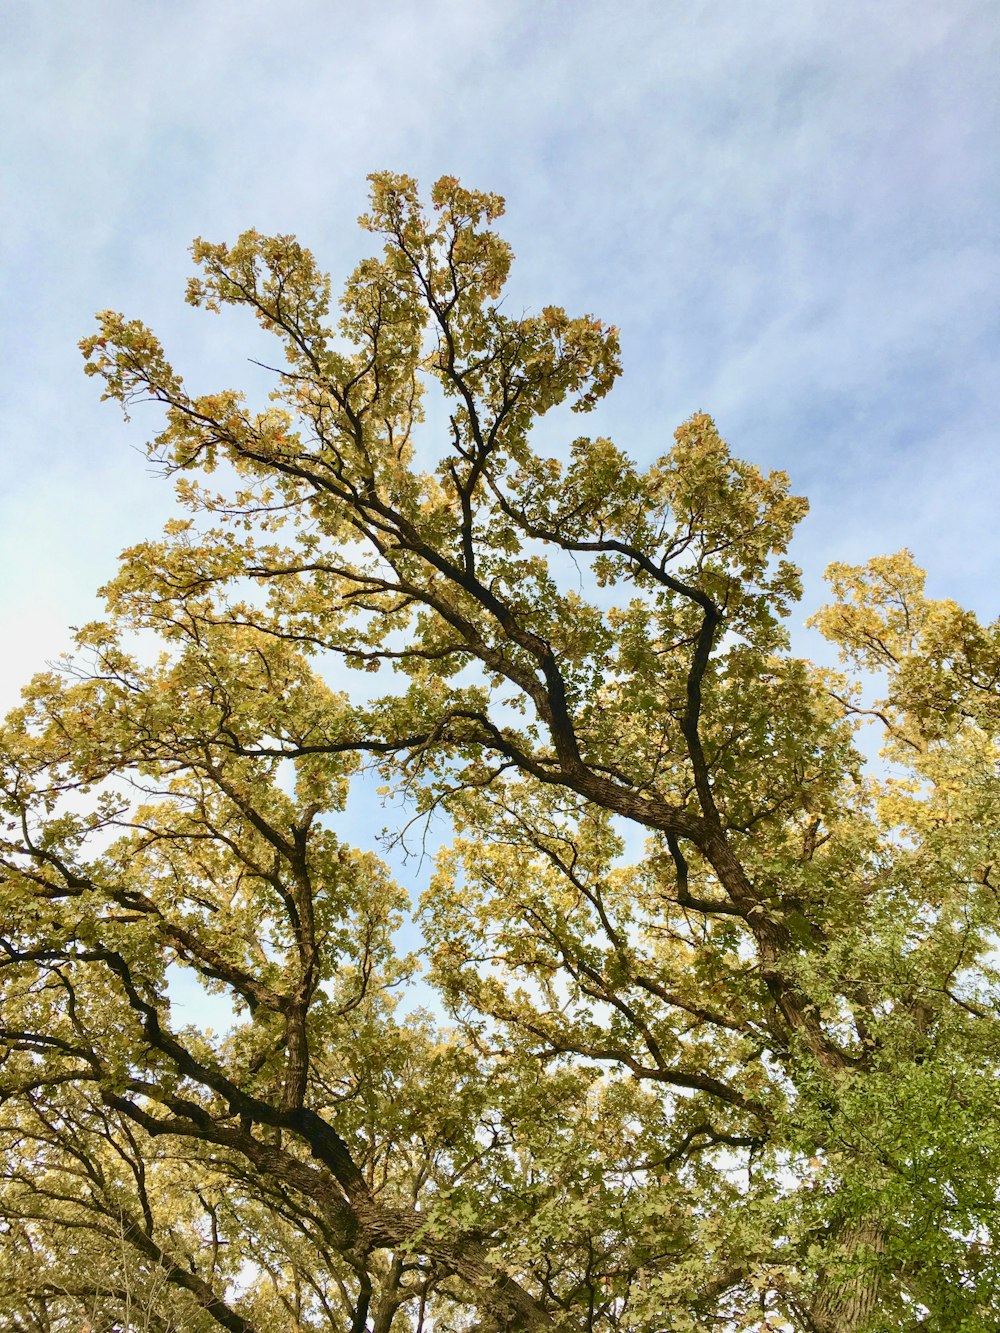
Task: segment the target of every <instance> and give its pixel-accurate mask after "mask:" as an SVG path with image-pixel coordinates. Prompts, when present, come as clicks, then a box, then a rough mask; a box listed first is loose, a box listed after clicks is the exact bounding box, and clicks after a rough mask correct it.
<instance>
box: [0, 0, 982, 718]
mask: <svg viewBox="0 0 1000 1333" xmlns="http://www.w3.org/2000/svg"><path fill="white" fill-rule="evenodd" d="M3 24H4V40H3V49H2V52H0V114H2V116H3V124H4V125H5V127H6V133H5V135H4V145H3V148H2V149H0V153H2V157H3V162H2V178H3V182H4V184H3V201H2V203H0V234H2V237H3V244H2V247H0V251H2V254H0V263H2V280H3V290H2V296H0V340H2V345H3V346H2V360H0V366H2V372H0V373H2V375H3V381H4V385H3V388H4V392H3V395H2V406H0V440H2V448H3V481H2V486H0V572H2V578H0V617H2V623H3V626H4V641H5V645H6V648H5V652H4V654H3V657H2V660H0V701H2V702H3V703H4V704H5V705H6V704H9V703H11V702H13V701H14V700H15V699H16V696H17V692H18V689H19V688H20V685H21V684H22V683H23V682H24V681H25V680H26V679H27V678H28V676H29V675H30V674H31V673H32V672H33V671H34V670H37V669H39V668H41V667H42V666H43V665H44V663H45V661H46V660H47V659H50V658H52V657H53V656H55V655H56V654H57V653H58V652H59V651H60V649H61V648H62V647H63V646H65V644H66V643H67V626H68V625H70V624H78V623H81V622H83V621H85V620H87V619H88V618H91V617H92V616H94V615H95V614H96V613H97V612H98V611H99V602H98V601H97V600H96V599H95V596H94V590H95V588H96V587H97V586H98V585H99V584H100V583H101V582H102V581H103V580H104V579H106V578H107V577H108V576H109V575H110V574H111V573H112V572H113V568H114V563H115V559H116V555H117V553H118V551H119V550H120V549H121V548H122V547H123V546H124V545H126V544H128V543H129V542H132V541H135V540H138V539H139V538H141V537H143V536H146V535H150V534H152V533H153V532H155V531H156V530H157V529H158V527H159V525H160V524H161V522H162V521H163V519H164V518H165V517H167V516H168V514H169V512H170V508H171V493H170V487H169V485H168V484H167V483H166V482H164V481H162V480H160V479H158V478H156V477H155V475H154V474H153V473H152V472H151V471H150V468H149V464H148V463H147V462H146V460H145V459H144V457H143V455H142V451H141V446H142V445H143V443H144V441H145V439H146V438H147V436H148V435H150V434H152V433H154V431H155V429H156V421H155V418H154V417H153V415H152V413H150V414H149V415H143V414H141V413H140V414H138V415H137V416H136V417H135V419H133V421H132V422H131V423H130V424H129V425H125V424H124V423H123V422H122V421H121V419H120V415H119V414H118V412H117V410H116V409H115V408H114V407H113V406H112V405H109V404H106V403H105V404H102V403H100V402H99V394H98V391H97V386H96V384H95V383H94V382H93V381H89V380H87V379H85V378H84V376H83V374H82V369H81V360H80V355H79V352H78V350H77V347H76V343H77V340H78V339H79V338H80V337H82V336H83V335H84V334H86V333H87V332H88V331H89V330H90V329H91V327H92V324H93V314H94V311H96V310H97V309H101V308H104V307H109V306H110V307H114V308H116V309H122V310H124V311H125V312H126V313H127V314H129V315H138V316H140V317H142V318H143V319H145V320H146V321H147V322H148V323H150V324H151V325H152V327H153V328H154V329H155V330H156V331H157V333H158V334H159V335H160V337H161V338H162V339H163V340H164V342H165V343H166V344H167V348H168V351H169V352H170V354H171V355H172V356H173V358H174V360H175V364H176V365H177V366H178V368H179V369H181V370H182V372H183V373H185V375H186V376H187V377H188V378H189V379H193V380H194V382H195V385H196V387H199V388H201V387H203V388H204V389H206V390H208V389H211V388H217V387H222V386H223V385H228V384H233V383H239V382H241V380H242V379H245V378H246V376H247V365H246V357H247V355H249V354H251V353H252V350H253V346H254V344H253V341H252V340H253V333H252V331H251V330H250V329H249V328H248V327H246V328H244V326H241V325H240V324H239V323H238V322H232V323H223V324H222V325H220V324H219V322H218V321H216V322H215V323H212V321H211V319H210V317H208V316H205V315H204V314H201V313H199V312H194V311H191V310H189V309H188V308H187V307H186V306H185V305H184V303H183V299H182V298H183V286H184V281H185V278H186V276H187V273H188V272H189V270H190V259H189V256H188V254H187V247H188V246H189V245H190V242H191V240H192V239H193V238H194V237H195V236H197V235H203V236H205V237H207V238H209V239H212V240H228V239H232V238H234V237H235V236H236V235H237V234H238V233H239V232H240V231H241V230H243V229H245V228H248V227H255V228H257V229H258V230H261V231H282V232H294V233H296V234H297V235H298V236H299V237H300V239H301V240H302V241H303V242H304V243H306V244H307V245H309V246H310V247H311V248H312V249H313V250H314V251H315V252H316V254H317V256H318V257H319V259H320V261H321V263H322V265H323V266H324V267H326V268H328V269H329V270H330V271H331V272H332V273H333V275H334V278H335V283H336V281H337V280H339V279H341V278H343V277H346V275H347V274H348V273H349V272H350V270H351V269H352V268H353V266H354V264H355V263H356V261H357V260H358V259H359V258H360V257H361V255H362V254H363V253H365V252H366V249H367V247H368V246H370V240H369V239H368V238H366V237H364V236H363V235H362V233H360V232H359V231H358V229H357V227H356V225H355V219H356V217H357V215H358V214H359V213H360V212H361V211H362V209H363V207H364V205H365V192H366V183H365V176H366V174H367V173H368V172H369V171H373V170H376V169H380V168H390V169H393V170H400V171H406V172H408V173H410V174H412V175H415V176H416V177H417V178H418V179H419V180H420V181H421V182H422V183H424V184H425V185H429V184H430V182H431V181H433V180H434V179H435V178H436V177H437V176H439V175H441V174H445V173H447V174H454V175H457V176H459V177H460V178H461V179H462V180H463V181H465V182H466V183H468V184H470V185H473V186H476V187H479V188H485V189H491V190H495V191H498V192H500V193H501V194H503V195H505V196H506V198H507V200H508V215H507V218H506V219H505V222H504V224H503V226H504V231H505V234H506V235H507V236H508V238H509V239H510V240H511V242H512V244H513V246H514V250H515V253H516V254H517V256H518V261H517V265H516V268H515V273H514V278H513V284H512V294H511V300H512V302H513V303H514V304H515V305H516V306H517V307H518V308H520V307H522V306H523V307H525V308H532V307H534V308H538V307H539V306H541V305H545V304H562V305H565V306H566V307H567V308H569V309H570V311H571V312H574V311H576V312H583V311H588V312H592V313H594V314H597V315H599V316H600V317H602V318H604V319H605V320H607V321H610V322H613V323H615V324H617V325H618V326H619V328H620V329H621V333H622V343H623V351H624V361H625V374H624V376H623V378H622V380H621V382H620V384H619V386H618V387H617V388H616V390H615V392H614V394H613V395H612V397H611V398H610V399H609V400H608V402H607V403H606V404H604V405H603V406H602V408H601V411H600V414H599V420H597V421H594V420H593V419H592V420H591V421H588V422H587V423H586V425H587V429H588V430H591V428H592V427H598V428H599V429H600V430H601V431H603V432H604V433H607V434H610V435H612V437H613V438H614V439H615V440H616V442H617V443H618V444H619V445H620V446H622V447H624V448H625V449H626V450H627V451H628V452H629V453H630V454H631V455H632V456H633V457H634V458H636V459H637V460H639V461H640V462H643V461H648V460H650V459H652V458H653V457H655V456H656V455H657V454H658V453H660V452H662V451H663V449H664V448H665V447H666V446H667V445H668V444H669V441H670V437H671V434H672V432H673V429H674V428H675V426H676V425H677V424H678V423H679V422H680V421H681V420H682V419H683V418H684V417H686V416H687V415H689V414H690V413H691V412H693V411H700V410H704V411H708V412H711V413H712V414H713V416H715V418H716V420H717V422H718V424H719V426H720V428H721V430H722V432H723V434H724V435H725V436H726V438H727V439H728V440H729V442H730V444H731V446H732V448H733V449H734V451H735V452H736V453H737V454H740V455H742V456H745V457H748V458H751V459H753V460H754V461H756V462H758V463H760V464H761V465H764V466H767V467H783V468H785V469H786V470H788V471H789V472H790V474H791V476H792V481H793V483H794V486H795V488H796V489H797V490H798V491H801V492H805V493H806V494H808V495H809V496H810V499H811V502H812V513H811V515H810V518H809V519H808V520H807V522H806V524H805V525H804V528H803V531H802V535H801V537H800V540H799V543H798V545H797V547H796V552H795V553H796V555H797V557H798V559H799V561H800V563H802V564H803V566H804V567H805V570H806V575H807V592H806V608H805V611H804V612H803V618H804V615H805V613H806V611H808V610H810V609H814V608H815V606H816V605H818V604H819V602H820V601H821V600H822V589H821V585H820V580H819V575H820V572H821V570H822V568H823V567H824V565H825V564H826V563H827V562H828V561H829V560H832V559H846V560H854V561H860V560H863V559H865V558H867V557H868V556H870V555H872V554H876V553H879V552H882V551H888V550H895V549H897V548H899V547H900V546H904V545H905V546H909V547H910V548H911V549H912V550H913V551H914V552H915V553H916V555H917V557H918V560H920V561H921V563H923V564H925V565H926V567H927V568H928V569H929V571H930V574H931V579H930V587H931V590H932V591H933V592H934V593H935V594H936V595H940V596H951V597H955V598H957V599H958V600H959V601H962V602H965V603H968V604H970V605H972V606H973V607H975V608H976V609H977V610H978V611H979V612H980V613H981V614H984V615H988V616H991V617H992V616H993V615H995V614H996V610H997V608H996V606H995V591H996V575H995V571H996V565H997V553H998V546H1000V537H998V531H997V529H998V524H997V491H998V487H997V472H998V469H997V463H996V458H997V444H996V438H997V436H996V408H997V404H998V402H1000V392H998V391H1000V371H998V368H997V367H998V357H997V352H998V350H1000V331H998V316H997V311H998V309H1000V304H998V301H997V295H998V288H1000V252H998V244H997V219H998V217H1000V209H998V204H1000V198H998V195H1000V189H998V186H1000V132H998V131H1000V126H998V119H1000V118H998V107H1000V78H998V77H997V74H998V70H1000V8H998V7H997V6H996V4H995V3H993V2H992V0H984V2H983V3H967V2H966V0H943V2H942V3H937V2H936V0H905V2H904V3H895V2H894V0H881V3H879V4H878V5H872V4H871V3H869V2H868V0H864V2H863V3H855V2H854V0H836V2H835V3H819V2H812V0H796V3H794V4H789V3H787V0H776V2H774V0H753V2H750V0H747V2H746V3H739V2H737V3H734V2H733V0H724V2H723V3H718V4H715V3H695V2H692V0H683V2H682V0H656V2H655V3H654V2H653V0H624V2H623V3H619V4H618V5H615V6H611V5H609V4H607V3H606V0H599V2H597V3H593V2H591V0H573V3H569V2H568V0H564V3H560V4H557V3H553V2H552V0H548V2H546V0H533V2H531V3H522V2H520V0H491V2H490V3H484V2H477V0H383V2H382V3H379V4H378V5H368V6H359V5H356V4H346V3H342V0H315V2H314V0H283V2H282V3H281V4H280V5H277V4H274V3H273V2H272V0H238V2H237V0H197V3H187V0H170V2H169V3H168V2H167V0H161V2H160V3H154V0H88V3H85V4H80V3H79V0H44V3H40V2H39V0H6V3H5V5H4V12H3ZM571 428H572V425H571V424H570V426H568V427H567V429H571Z"/></svg>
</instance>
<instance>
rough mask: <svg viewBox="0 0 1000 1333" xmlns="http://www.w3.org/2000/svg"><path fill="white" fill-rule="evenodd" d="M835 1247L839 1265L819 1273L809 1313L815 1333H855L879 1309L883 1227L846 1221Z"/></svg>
mask: <svg viewBox="0 0 1000 1333" xmlns="http://www.w3.org/2000/svg"><path fill="white" fill-rule="evenodd" d="M836 1245H837V1249H838V1251H839V1258H838V1262H837V1264H836V1265H835V1266H834V1267H832V1268H828V1269H824V1270H823V1271H822V1272H821V1273H820V1280H819V1286H818V1288H817V1291H816V1295H815V1297H814V1299H813V1303H812V1306H811V1307H810V1310H809V1318H810V1321H811V1323H812V1326H813V1328H814V1329H815V1333H857V1330H859V1329H863V1328H864V1327H865V1325H866V1324H867V1323H868V1321H869V1319H871V1317H872V1315H873V1314H874V1313H875V1312H876V1311H877V1309H878V1303H879V1292H880V1289H881V1271H880V1270H881V1265H880V1263H879V1256H880V1255H881V1254H882V1251H883V1250H884V1249H885V1231H884V1228H883V1227H882V1226H881V1224H880V1223H878V1222H876V1221H874V1220H872V1219H865V1218H862V1219H860V1220H858V1221H853V1222H847V1223H845V1224H844V1225H843V1226H842V1227H840V1228H839V1230H838V1231H837V1233H836Z"/></svg>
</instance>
